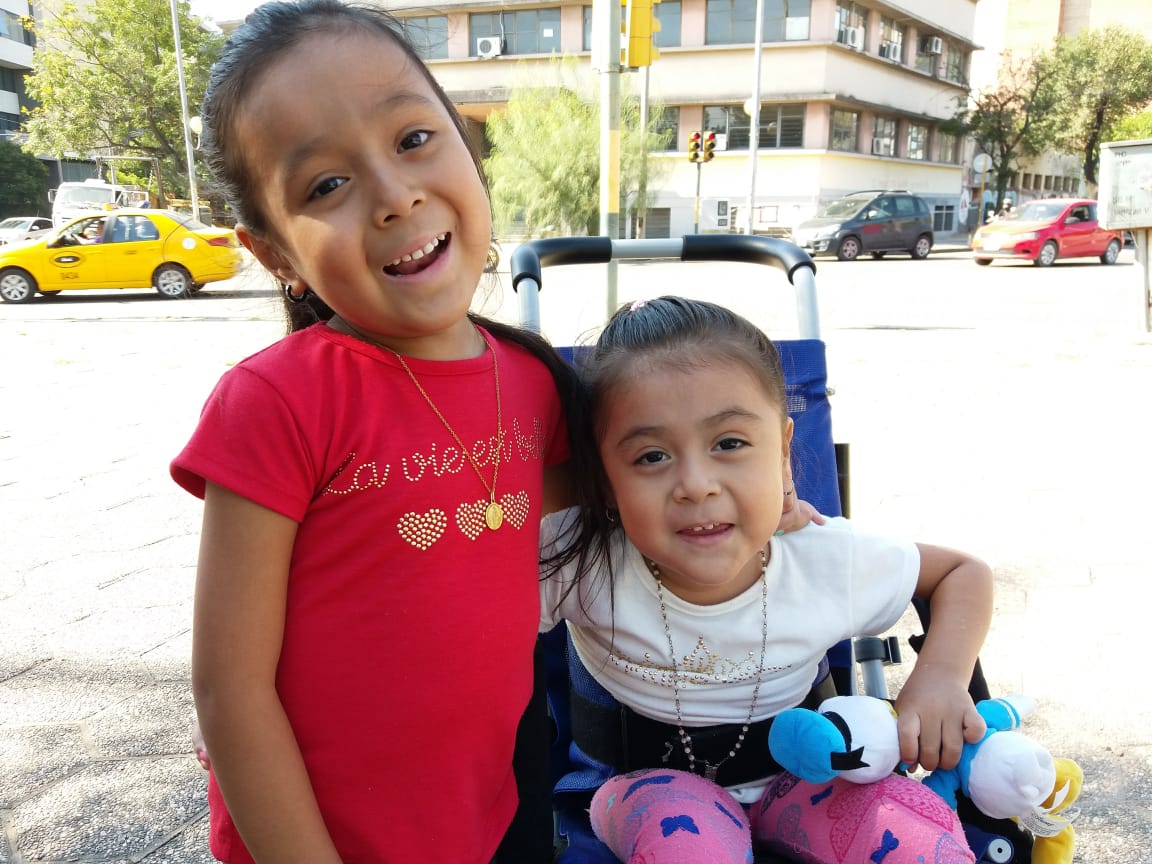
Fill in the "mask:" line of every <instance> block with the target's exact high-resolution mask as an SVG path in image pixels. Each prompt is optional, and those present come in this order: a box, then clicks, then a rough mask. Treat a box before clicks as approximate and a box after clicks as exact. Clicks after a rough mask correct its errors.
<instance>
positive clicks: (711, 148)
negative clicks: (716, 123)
mask: <svg viewBox="0 0 1152 864" xmlns="http://www.w3.org/2000/svg"><path fill="white" fill-rule="evenodd" d="M714 158H716V133H715V132H705V133H704V152H703V154H702V155H701V156H700V161H701V162H711V161H712V160H713V159H714Z"/></svg>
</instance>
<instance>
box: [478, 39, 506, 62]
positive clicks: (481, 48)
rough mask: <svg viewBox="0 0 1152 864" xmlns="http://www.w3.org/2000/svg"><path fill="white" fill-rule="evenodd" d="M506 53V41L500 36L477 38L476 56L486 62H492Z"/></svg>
mask: <svg viewBox="0 0 1152 864" xmlns="http://www.w3.org/2000/svg"><path fill="white" fill-rule="evenodd" d="M503 53H504V40H503V39H501V38H500V37H499V36H477V37H476V54H477V56H479V57H480V58H482V59H484V60H491V59H492V58H493V57H499V56H500V55H501V54H503Z"/></svg>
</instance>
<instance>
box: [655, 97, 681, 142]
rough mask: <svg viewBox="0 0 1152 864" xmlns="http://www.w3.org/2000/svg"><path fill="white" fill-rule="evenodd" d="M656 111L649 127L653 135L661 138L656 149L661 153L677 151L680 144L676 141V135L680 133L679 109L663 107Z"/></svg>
mask: <svg viewBox="0 0 1152 864" xmlns="http://www.w3.org/2000/svg"><path fill="white" fill-rule="evenodd" d="M657 111H658V113H656V114H655V115H654V116H653V118H652V120H651V123H650V126H651V128H652V131H653V132H654V133H656V134H657V135H661V136H663V138H662V140H661V142H660V144H659V145H658V149H660V150H662V151H666V150H676V149H678V148H679V147H680V144H679V142H678V141H677V140H676V135H677V134H678V133H679V132H680V109H679V108H674V107H673V108H670V107H668V106H667V105H665V106H663V107H662V108H659V109H657Z"/></svg>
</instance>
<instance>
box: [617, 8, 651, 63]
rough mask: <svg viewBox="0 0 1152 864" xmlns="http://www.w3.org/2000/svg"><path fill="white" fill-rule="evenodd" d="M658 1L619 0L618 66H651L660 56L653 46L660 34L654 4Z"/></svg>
mask: <svg viewBox="0 0 1152 864" xmlns="http://www.w3.org/2000/svg"><path fill="white" fill-rule="evenodd" d="M659 2H660V0H620V65H621V66H628V67H632V68H635V67H637V66H651V65H652V61H653V60H655V59H656V58H657V57H659V56H660V52H659V51H657V50H656V46H655V45H654V44H653V43H654V40H655V38H656V34H657V33H658V32H660V22H659V21H657V20H656V4H657V3H659Z"/></svg>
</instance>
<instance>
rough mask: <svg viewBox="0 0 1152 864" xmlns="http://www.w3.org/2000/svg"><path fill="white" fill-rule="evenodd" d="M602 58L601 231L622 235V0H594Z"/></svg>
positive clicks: (612, 286)
mask: <svg viewBox="0 0 1152 864" xmlns="http://www.w3.org/2000/svg"><path fill="white" fill-rule="evenodd" d="M592 22H593V29H594V30H595V31H597V34H596V35H598V36H599V39H600V42H601V44H602V45H603V46H604V47H603V49H602V50H601V51H600V52H599V59H600V235H601V236H603V237H610V238H612V239H614V240H615V239H617V238H618V237H619V236H620V233H619V232H620V0H595V3H594V5H593V7H592ZM607 282H608V286H607V287H608V291H607V304H606V305H607V317H611V315H612V313H613V312H615V311H616V304H617V299H616V297H617V294H616V261H615V260H612V261H609V262H608V272H607Z"/></svg>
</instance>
